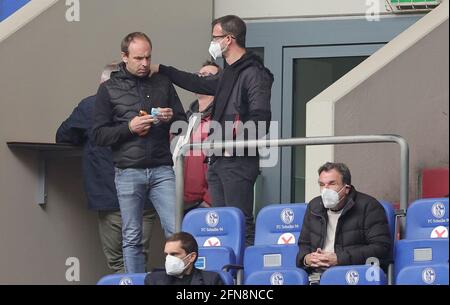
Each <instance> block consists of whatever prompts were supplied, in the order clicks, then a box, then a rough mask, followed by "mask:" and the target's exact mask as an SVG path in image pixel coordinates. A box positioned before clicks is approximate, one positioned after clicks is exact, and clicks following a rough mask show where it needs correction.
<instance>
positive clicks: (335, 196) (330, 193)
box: [321, 185, 346, 209]
mask: <svg viewBox="0 0 450 305" xmlns="http://www.w3.org/2000/svg"><path fill="white" fill-rule="evenodd" d="M345 187H346V185H344V186H343V187H342V188H341V189H340V190H339V192H336V191H335V190H332V189H328V188H324V189H323V190H322V193H321V196H322V202H323V206H324V207H325V208H326V209H334V208H335V207H336V206H337V205H338V204H339V201H340V200H339V193H340V192H341V191H342V190H343V189H344V188H345Z"/></svg>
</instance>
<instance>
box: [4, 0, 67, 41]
mask: <svg viewBox="0 0 450 305" xmlns="http://www.w3.org/2000/svg"><path fill="white" fill-rule="evenodd" d="M58 1H59V0H39V1H30V2H28V3H27V4H25V5H24V6H23V7H22V8H20V9H19V10H18V11H17V12H15V13H14V14H12V15H11V16H9V17H8V18H6V19H5V20H3V21H2V22H0V43H1V42H3V40H5V39H6V38H8V37H9V36H11V35H12V34H14V33H15V32H17V31H18V30H19V29H21V28H22V27H23V26H25V25H26V24H27V23H28V22H30V21H31V20H33V19H34V18H36V17H37V16H39V15H40V14H41V13H42V12H44V11H46V10H47V9H48V8H49V7H51V6H52V5H54V4H55V3H56V2H58Z"/></svg>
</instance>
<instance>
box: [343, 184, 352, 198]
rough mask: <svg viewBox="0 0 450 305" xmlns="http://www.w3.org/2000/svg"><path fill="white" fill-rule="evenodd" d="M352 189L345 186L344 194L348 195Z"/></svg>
mask: <svg viewBox="0 0 450 305" xmlns="http://www.w3.org/2000/svg"><path fill="white" fill-rule="evenodd" d="M351 189H352V187H351V186H350V185H348V184H347V185H346V186H345V194H346V195H348V193H350V190H351Z"/></svg>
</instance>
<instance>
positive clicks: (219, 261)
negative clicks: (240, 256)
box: [195, 247, 236, 285]
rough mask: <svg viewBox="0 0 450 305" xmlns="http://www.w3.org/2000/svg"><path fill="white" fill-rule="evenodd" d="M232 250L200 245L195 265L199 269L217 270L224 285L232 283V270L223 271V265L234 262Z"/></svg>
mask: <svg viewBox="0 0 450 305" xmlns="http://www.w3.org/2000/svg"><path fill="white" fill-rule="evenodd" d="M235 261H236V257H235V256H234V252H233V251H230V250H229V248H226V247H201V248H199V250H198V258H197V261H196V262H195V267H196V268H197V269H200V270H207V271H215V272H218V273H219V274H220V276H221V278H222V280H223V282H224V283H225V284H226V285H233V284H234V280H233V272H231V273H230V272H226V271H223V267H224V266H225V265H229V264H234V262H235Z"/></svg>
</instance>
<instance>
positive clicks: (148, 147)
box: [136, 78, 151, 167]
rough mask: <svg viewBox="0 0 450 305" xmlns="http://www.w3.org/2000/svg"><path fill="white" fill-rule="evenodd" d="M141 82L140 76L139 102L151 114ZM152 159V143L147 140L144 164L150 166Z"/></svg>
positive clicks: (138, 86) (138, 81) (137, 85)
mask: <svg viewBox="0 0 450 305" xmlns="http://www.w3.org/2000/svg"><path fill="white" fill-rule="evenodd" d="M141 82H142V80H141V79H140V78H138V79H137V80H136V89H137V91H138V95H139V98H140V102H139V104H140V105H141V108H142V109H146V111H147V113H149V114H150V109H147V107H146V106H147V105H146V100H145V94H144V92H143V91H142V83H141ZM150 129H151V128H150ZM149 132H151V131H150V130H149ZM147 136H148V134H146V135H145V136H144V137H147ZM150 160H151V144H150V141H149V140H147V141H145V160H144V164H145V166H146V167H149V164H148V163H150Z"/></svg>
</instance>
